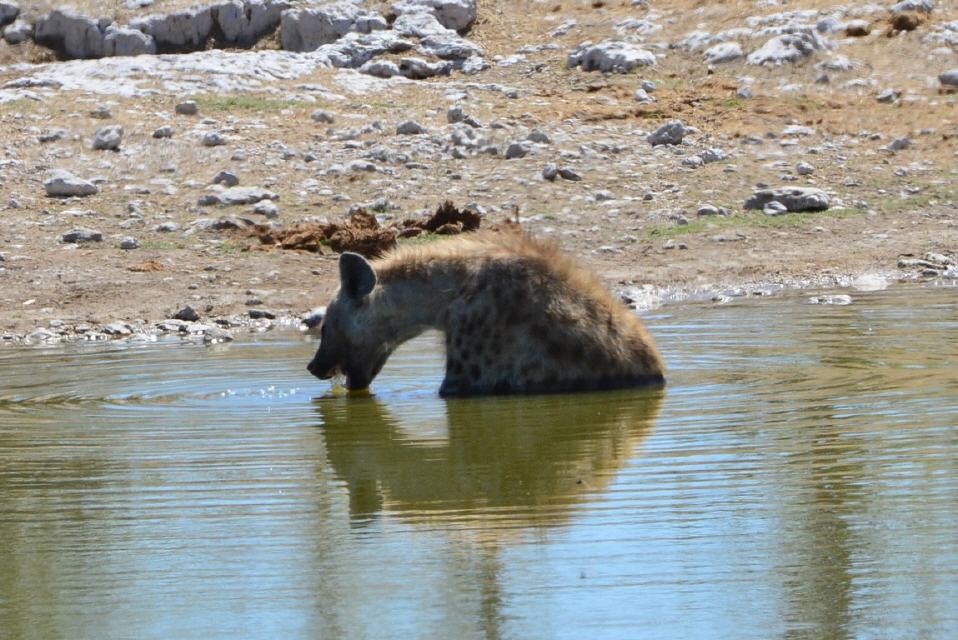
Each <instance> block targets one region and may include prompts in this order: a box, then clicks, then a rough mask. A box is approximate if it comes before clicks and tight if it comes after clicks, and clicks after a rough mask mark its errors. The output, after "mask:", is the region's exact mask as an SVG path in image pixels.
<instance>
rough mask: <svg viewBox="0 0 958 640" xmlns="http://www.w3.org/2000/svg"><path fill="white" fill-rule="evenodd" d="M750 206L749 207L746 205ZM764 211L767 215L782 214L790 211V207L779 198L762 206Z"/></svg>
mask: <svg viewBox="0 0 958 640" xmlns="http://www.w3.org/2000/svg"><path fill="white" fill-rule="evenodd" d="M746 208H748V207H746ZM762 213H764V214H765V215H767V216H780V215H782V214H785V213H788V207H786V206H785V205H784V204H782V203H781V202H779V201H778V200H771V201H769V202H766V203H765V205H764V206H763V207H762Z"/></svg>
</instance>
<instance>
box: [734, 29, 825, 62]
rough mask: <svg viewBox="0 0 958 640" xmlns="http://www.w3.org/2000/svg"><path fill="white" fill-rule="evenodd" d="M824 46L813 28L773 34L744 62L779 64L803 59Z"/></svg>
mask: <svg viewBox="0 0 958 640" xmlns="http://www.w3.org/2000/svg"><path fill="white" fill-rule="evenodd" d="M824 48H825V42H824V41H823V40H822V39H821V38H820V37H819V36H818V34H816V33H815V32H814V31H813V30H811V29H809V30H808V31H800V32H797V33H785V34H782V35H780V36H775V37H774V38H772V39H771V40H769V41H768V42H766V43H765V44H763V45H762V46H761V47H760V48H759V49H757V50H756V51H753V52H752V53H751V54H750V55H749V56H748V58H747V60H746V62H748V64H752V65H774V66H780V65H783V64H786V63H795V62H799V61H800V60H804V59H805V58H807V57H808V56H810V55H812V54H813V53H815V52H816V51H821V50H823V49H824Z"/></svg>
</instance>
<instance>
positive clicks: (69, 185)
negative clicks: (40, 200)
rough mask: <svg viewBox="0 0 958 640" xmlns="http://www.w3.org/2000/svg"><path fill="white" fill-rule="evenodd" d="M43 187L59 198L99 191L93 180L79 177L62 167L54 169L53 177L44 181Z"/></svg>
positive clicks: (89, 194) (92, 193)
mask: <svg viewBox="0 0 958 640" xmlns="http://www.w3.org/2000/svg"><path fill="white" fill-rule="evenodd" d="M43 188H44V189H45V190H46V192H47V195H48V196H53V197H57V198H69V197H71V196H78V197H84V196H92V195H94V194H95V193H98V192H99V189H98V188H97V186H96V185H95V184H93V183H92V182H88V181H86V180H83V179H81V178H78V177H77V176H75V175H73V174H72V173H70V172H69V171H64V170H62V169H57V170H55V171H53V173H52V174H51V177H50V178H49V179H48V180H46V181H45V182H44V183H43Z"/></svg>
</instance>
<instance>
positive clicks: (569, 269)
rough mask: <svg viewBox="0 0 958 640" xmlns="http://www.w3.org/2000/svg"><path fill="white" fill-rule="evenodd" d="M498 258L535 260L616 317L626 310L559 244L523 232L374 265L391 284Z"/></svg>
mask: <svg viewBox="0 0 958 640" xmlns="http://www.w3.org/2000/svg"><path fill="white" fill-rule="evenodd" d="M496 258H500V259H508V258H525V259H528V260H531V261H533V262H535V263H536V264H537V265H538V266H539V267H540V268H541V269H542V270H543V271H544V272H546V273H549V274H551V275H552V276H553V277H555V278H556V280H558V281H561V282H563V283H565V284H566V285H568V286H569V287H570V288H572V289H574V290H575V291H578V292H579V293H580V294H582V295H583V296H586V297H588V298H590V299H592V300H593V301H595V302H599V303H601V304H602V305H603V306H605V307H607V308H608V309H609V310H610V311H612V312H613V313H616V315H618V313H619V312H621V311H625V310H626V309H625V307H624V306H623V305H622V304H619V303H617V302H616V301H615V299H614V298H613V297H612V295H611V294H610V293H609V291H608V289H606V287H605V286H604V285H603V283H602V282H601V281H600V280H599V278H598V277H597V276H596V275H595V274H594V273H593V272H592V271H591V270H590V269H587V268H586V267H584V266H582V265H580V264H579V263H577V262H576V261H575V260H574V259H573V258H571V257H570V256H569V255H568V254H566V253H564V252H563V251H562V249H561V248H560V247H559V244H558V243H557V242H556V241H554V240H540V239H538V238H534V237H532V236H530V235H529V234H527V233H523V232H519V233H516V232H508V231H506V232H493V231H481V232H476V233H469V234H464V235H460V236H456V237H454V238H450V239H448V240H437V241H435V242H431V243H429V244H421V245H414V246H402V247H398V248H396V249H393V250H392V251H390V252H388V253H387V254H386V255H384V256H383V257H382V258H379V259H378V260H375V261H373V263H372V265H373V268H374V269H375V270H376V274H377V276H378V277H379V279H380V280H381V281H383V282H390V281H395V280H397V279H402V278H410V277H416V276H417V275H419V274H423V273H424V272H425V271H426V270H427V269H428V268H429V266H430V265H431V264H432V265H434V264H435V263H436V262H447V263H449V264H450V266H455V265H461V266H462V267H463V268H468V265H469V264H470V263H474V262H477V261H480V260H489V259H496ZM629 315H631V314H629Z"/></svg>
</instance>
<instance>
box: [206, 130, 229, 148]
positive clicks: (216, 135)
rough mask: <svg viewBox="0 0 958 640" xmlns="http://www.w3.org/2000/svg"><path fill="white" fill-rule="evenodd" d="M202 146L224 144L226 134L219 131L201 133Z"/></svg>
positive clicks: (219, 145)
mask: <svg viewBox="0 0 958 640" xmlns="http://www.w3.org/2000/svg"><path fill="white" fill-rule="evenodd" d="M202 142H203V146H204V147H221V146H223V145H224V144H226V136H224V135H223V134H222V133H220V132H219V131H208V132H207V133H205V134H203V141H202Z"/></svg>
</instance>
